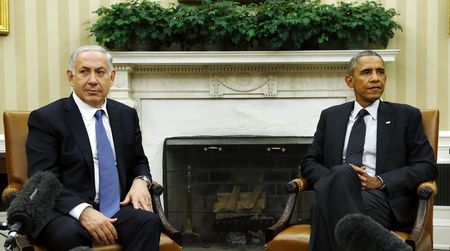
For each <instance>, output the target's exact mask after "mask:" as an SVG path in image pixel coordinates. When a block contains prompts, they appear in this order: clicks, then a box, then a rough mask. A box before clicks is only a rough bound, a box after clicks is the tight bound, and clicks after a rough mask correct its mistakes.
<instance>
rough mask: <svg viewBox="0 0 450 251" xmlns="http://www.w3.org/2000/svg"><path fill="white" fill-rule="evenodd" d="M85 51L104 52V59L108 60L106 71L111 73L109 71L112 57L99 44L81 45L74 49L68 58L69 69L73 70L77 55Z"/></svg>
mask: <svg viewBox="0 0 450 251" xmlns="http://www.w3.org/2000/svg"><path fill="white" fill-rule="evenodd" d="M87 51H98V52H101V53H103V54H105V56H106V59H107V61H108V68H109V69H108V72H109V73H111V71H112V70H113V57H112V55H111V54H110V53H109V52H107V51H106V50H105V49H104V48H103V47H101V46H99V45H84V46H81V47H79V48H77V49H75V50H74V51H73V52H72V54H70V58H69V69H70V70H72V71H73V70H75V62H76V60H77V57H78V55H80V54H81V53H83V52H87Z"/></svg>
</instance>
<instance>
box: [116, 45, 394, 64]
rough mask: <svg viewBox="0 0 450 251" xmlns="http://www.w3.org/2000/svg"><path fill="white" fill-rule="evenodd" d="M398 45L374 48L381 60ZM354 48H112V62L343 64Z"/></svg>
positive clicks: (389, 58) (391, 54)
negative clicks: (171, 49)
mask: <svg viewBox="0 0 450 251" xmlns="http://www.w3.org/2000/svg"><path fill="white" fill-rule="evenodd" d="M399 51H400V50H399V49H389V50H377V51H376V52H377V53H379V54H380V55H381V56H382V57H383V59H384V61H385V62H393V61H395V57H396V55H397V54H398V52H399ZM357 52H358V51H357V50H332V51H330V50H319V51H187V52H182V51H177V52H141V51H139V52H138V51H135V52H130V51H126V52H112V55H113V57H114V63H115V64H120V65H122V64H124V65H153V66H163V65H172V66H182V65H188V66H193V65H249V64H250V65H274V64H283V65H284V64H347V63H348V61H349V60H350V58H351V57H352V56H354V55H355V54H356V53H357Z"/></svg>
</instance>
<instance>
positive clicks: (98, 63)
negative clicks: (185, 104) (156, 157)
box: [26, 45, 161, 251]
mask: <svg viewBox="0 0 450 251" xmlns="http://www.w3.org/2000/svg"><path fill="white" fill-rule="evenodd" d="M115 73H116V72H115V70H114V69H113V65H112V56H111V55H110V54H109V53H108V52H106V51H105V50H104V49H103V48H102V47H100V46H95V45H90V46H89V45H88V46H83V47H80V48H78V49H76V50H75V51H74V52H73V53H72V54H71V56H70V61H69V69H68V70H67V78H68V81H69V82H70V84H71V85H72V88H73V93H72V94H71V95H70V96H69V97H68V98H63V99H60V100H58V101H55V102H53V103H51V104H49V105H47V106H44V107H42V108H40V109H38V110H35V111H33V112H32V113H31V114H30V118H29V121H28V126H29V135H28V139H27V144H26V150H27V157H28V168H29V172H28V173H29V175H30V176H31V175H32V174H34V173H36V172H37V171H51V172H53V173H55V174H56V176H57V177H58V179H59V181H60V182H61V184H62V188H61V190H60V193H59V195H58V197H57V199H56V201H55V207H54V209H53V211H52V212H50V213H49V217H48V221H47V223H46V224H45V226H44V227H43V228H42V230H41V231H40V232H38V233H37V234H36V235H35V236H34V237H35V240H36V243H37V244H41V245H44V246H46V247H47V248H48V249H49V250H69V249H71V248H74V247H77V246H91V245H92V244H93V243H99V244H113V243H115V242H117V243H120V244H121V245H122V246H123V248H124V250H133V251H134V250H159V237H160V228H161V221H160V218H159V216H158V215H156V214H155V213H153V209H152V204H151V197H150V193H149V190H148V189H149V187H150V186H151V175H150V171H149V165H148V160H147V157H146V156H145V154H144V150H143V147H142V139H141V131H140V129H139V119H138V116H137V113H136V110H135V109H133V108H130V107H128V106H126V105H123V104H121V103H119V102H116V101H114V100H111V99H108V98H106V96H107V94H108V92H109V90H110V88H111V86H112V85H113V81H114V78H115Z"/></svg>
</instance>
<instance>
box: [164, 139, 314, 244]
mask: <svg viewBox="0 0 450 251" xmlns="http://www.w3.org/2000/svg"><path fill="white" fill-rule="evenodd" d="M311 140H312V139H311V138H310V137H287V136H286V137H268V136H197V137H173V138H167V139H166V140H165V144H164V165H163V173H164V183H165V184H170V185H168V186H166V192H165V197H164V203H165V208H166V213H167V216H168V217H169V219H170V221H171V223H172V224H173V225H174V227H175V228H177V229H181V230H184V231H187V232H188V234H185V235H188V238H184V239H185V241H186V242H187V243H186V244H187V245H188V246H189V245H202V244H204V245H228V246H236V245H243V246H248V245H261V246H262V244H263V243H264V235H263V231H264V229H265V228H267V227H269V226H271V225H272V224H273V223H274V221H275V220H276V219H277V218H278V217H279V215H281V212H282V210H283V208H284V205H285V204H286V199H287V196H286V188H285V185H286V182H287V181H289V180H291V179H293V178H295V177H297V175H298V172H299V170H298V168H299V162H300V159H301V157H302V156H303V155H304V154H305V153H306V150H307V147H308V145H309V144H310V143H311ZM233 202H234V203H233ZM227 207H228V208H227ZM225 208H227V209H225ZM294 218H296V216H294ZM192 233H195V234H196V236H198V237H197V238H189V236H190V237H192V236H193V235H192Z"/></svg>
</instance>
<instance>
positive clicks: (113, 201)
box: [95, 110, 120, 217]
mask: <svg viewBox="0 0 450 251" xmlns="http://www.w3.org/2000/svg"><path fill="white" fill-rule="evenodd" d="M102 115H103V110H97V112H95V118H96V119H97V122H96V124H95V134H96V137H97V151H98V167H99V182H100V184H99V190H100V191H99V199H100V212H102V213H103V214H104V215H106V216H108V217H111V216H113V215H114V214H115V213H117V212H118V211H119V209H120V205H119V203H120V188H119V175H118V173H117V168H116V162H115V159H114V154H113V151H112V148H111V144H110V142H109V140H108V136H106V131H105V127H103V121H102Z"/></svg>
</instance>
